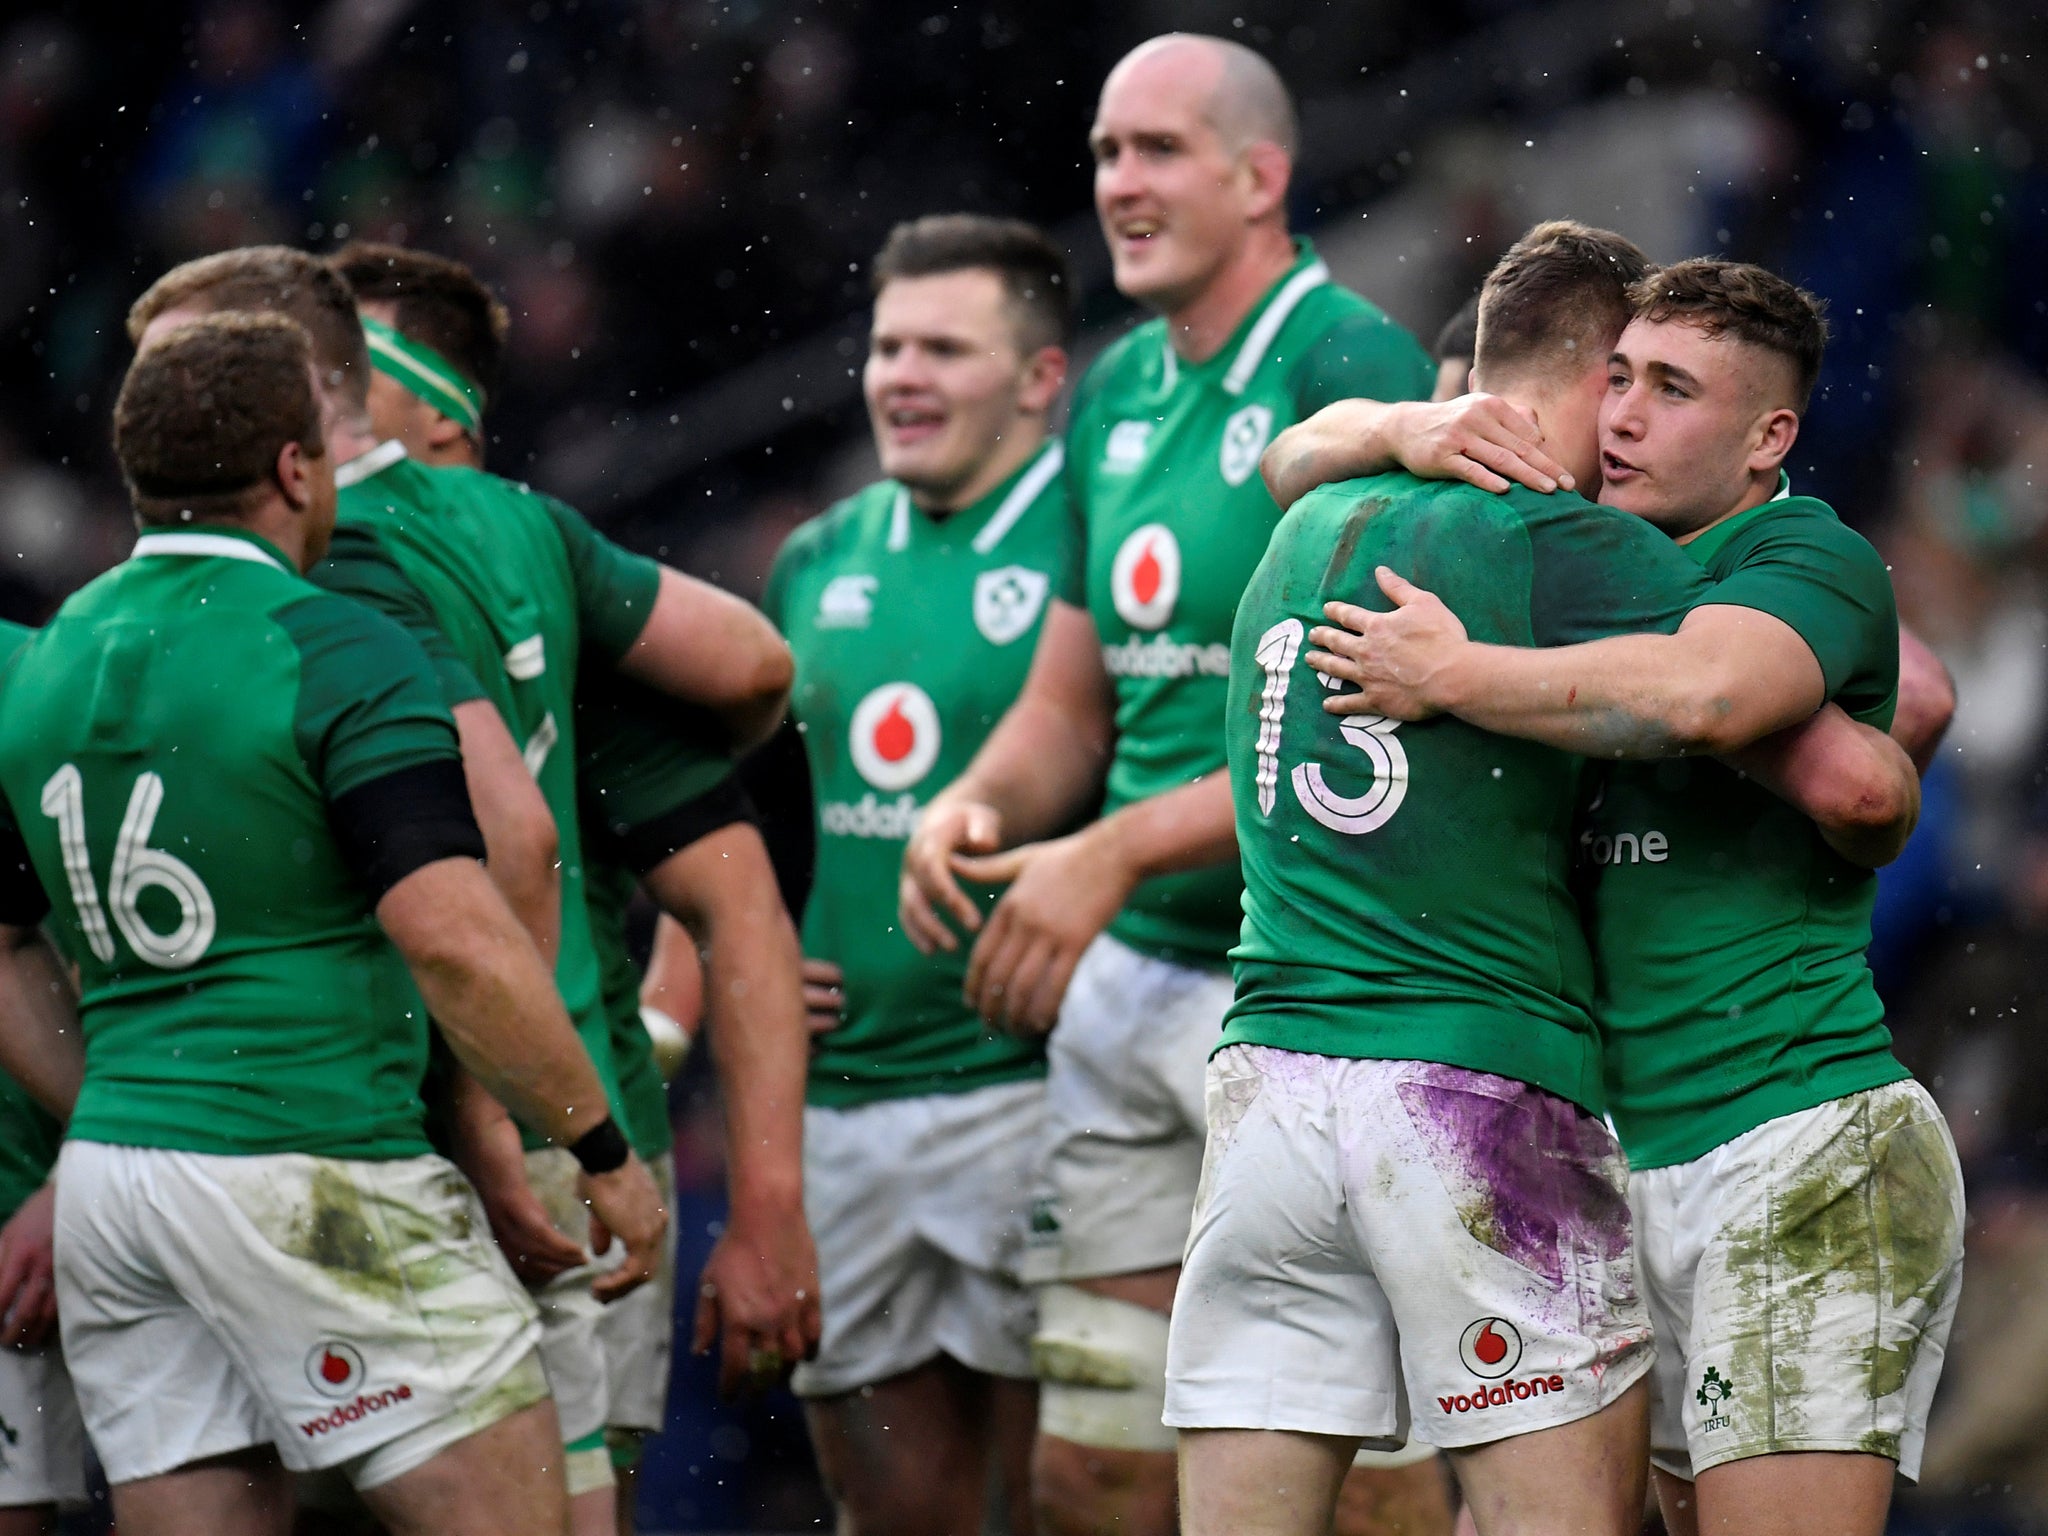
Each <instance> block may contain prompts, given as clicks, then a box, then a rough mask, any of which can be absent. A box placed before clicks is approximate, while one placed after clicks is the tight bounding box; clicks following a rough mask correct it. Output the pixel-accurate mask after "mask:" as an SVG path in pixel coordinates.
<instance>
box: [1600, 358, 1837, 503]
mask: <svg viewBox="0 0 2048 1536" xmlns="http://www.w3.org/2000/svg"><path fill="white" fill-rule="evenodd" d="M1791 372H1792V367H1791V364H1790V363H1789V362H1787V361H1786V360H1784V359H1782V358H1779V357H1777V356H1774V355H1773V354H1771V353H1768V352H1765V351H1764V350H1762V349H1761V348H1758V347H1755V346H1752V345H1751V344H1750V343H1748V342H1745V341H1740V340H1737V339H1736V338H1734V337H1732V336H1727V335H1716V334H1714V333H1712V332H1710V331H1708V330H1707V329H1705V328H1704V327H1703V326H1700V325H1697V324H1694V323H1692V322H1690V321H1686V320H1662V321H1649V320H1632V321H1630V322H1629V325H1628V328H1627V329H1626V330H1624V331H1623V332H1622V333H1621V339H1620V340H1619V341H1617V342H1616V343H1615V344H1614V353H1613V355H1612V357H1611V358H1610V359H1609V363H1608V370H1607V392H1606V394H1605V395H1604V396H1603V397H1602V399H1601V402H1600V474H1601V490H1600V500H1601V501H1602V502H1604V503H1605V504H1606V505H1608V506H1610V507H1618V508H1620V509H1621V510H1622V511H1624V512H1632V513H1634V514H1635V515H1636V516H1638V517H1643V518H1647V519H1648V520H1649V521H1650V522H1652V523H1655V524H1656V525H1657V526H1658V527H1659V528H1661V529H1663V530H1664V531H1665V532H1666V533H1668V534H1670V535H1671V536H1672V537H1673V538H1683V537H1685V536H1686V535H1687V534H1691V533H1697V532H1698V531H1699V530H1701V529H1703V528H1705V527H1707V526H1709V525H1710V524H1712V523H1715V522H1718V521H1720V520H1721V519H1722V518H1723V517H1726V516H1727V515H1728V514H1729V513H1730V512H1731V511H1735V510H1737V509H1739V508H1740V507H1741V506H1742V505H1744V504H1745V502H1750V501H1753V500H1756V499H1761V498H1759V497H1757V495H1756V492H1757V490H1758V487H1759V485H1760V484H1761V485H1763V486H1765V487H1767V486H1768V484H1769V483H1770V482H1771V481H1773V480H1775V478H1776V475H1777V470H1778V465H1779V464H1780V462H1782V461H1783V459H1784V457H1785V453H1786V451H1787V450H1788V449H1789V448H1790V447H1791V438H1792V436H1796V434H1797V417H1796V416H1792V413H1791V412H1790V409H1789V407H1788V406H1787V405H1786V403H1785V402H1786V401H1787V400H1788V399H1789V398H1790V397H1791V393H1792V378H1791ZM1788 416H1791V417H1792V419H1791V423H1790V427H1791V433H1790V435H1788V434H1787V432H1786V426H1787V423H1786V421H1785V418H1786V417H1788ZM1765 494H1768V490H1767V489H1766V490H1765Z"/></svg>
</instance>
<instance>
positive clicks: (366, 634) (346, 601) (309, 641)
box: [269, 584, 428, 677]
mask: <svg viewBox="0 0 2048 1536" xmlns="http://www.w3.org/2000/svg"><path fill="white" fill-rule="evenodd" d="M269 617H270V621H271V622H272V623H273V624H275V625H277V627H278V628H279V629H281V630H283V631H284V632H285V634H286V635H287V636H288V637H289V638H290V640H291V643H292V645H293V646H294V647H295V648H296V649H297V650H298V652H299V655H300V657H301V659H302V660H304V659H305V658H308V657H322V658H324V657H328V656H332V655H335V654H339V653H346V654H347V655H348V656H349V657H350V658H351V662H350V665H351V666H359V667H360V668H361V669H362V671H361V673H360V675H361V676H364V677H370V676H376V675H378V674H379V672H380V671H381V670H383V669H387V668H413V667H417V668H418V669H419V670H421V671H422V672H424V671H426V669H427V665H428V663H427V656H426V652H425V651H424V650H422V649H421V648H420V643H419V641H418V640H416V639H414V638H413V636H412V634H411V632H410V631H408V630H407V629H406V628H405V626H404V625H402V624H400V623H399V622H398V621H397V620H396V619H393V618H391V617H390V616H389V615H387V614H384V613H381V612H379V611H378V610H377V609H375V608H372V607H371V606H370V605H369V604H367V603H364V602H360V601H358V600H357V599H356V598H354V597H351V596H349V595H348V594H347V593H345V592H330V591H328V590H326V589H325V588H322V587H318V586H313V585H311V584H308V586H307V587H306V588H305V589H304V590H302V591H299V592H295V593H292V594H290V595H288V596H287V597H286V598H285V600H284V601H283V602H281V603H279V604H278V605H277V606H276V607H275V608H273V609H272V610H271V611H270V615H269Z"/></svg>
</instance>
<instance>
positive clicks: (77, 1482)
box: [0, 1338, 85, 1509]
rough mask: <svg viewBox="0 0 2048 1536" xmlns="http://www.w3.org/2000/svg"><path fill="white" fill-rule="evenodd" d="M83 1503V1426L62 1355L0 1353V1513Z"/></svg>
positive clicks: (52, 1349) (53, 1347) (53, 1344)
mask: <svg viewBox="0 0 2048 1536" xmlns="http://www.w3.org/2000/svg"><path fill="white" fill-rule="evenodd" d="M84 1501H85V1425H84V1424H83V1423H82V1422H81V1421H80V1419H79V1417H78V1400H77V1398H76V1397H74V1396H73V1395H72V1391H71V1376H70V1373H69V1372H67V1371H66V1370H65V1369H64V1351H63V1350H62V1349H61V1348H60V1347H59V1346H58V1343H57V1341H56V1340H55V1339H54V1338H53V1339H51V1340H50V1341H49V1342H48V1343H46V1344H44V1345H42V1346H41V1347H40V1348H37V1349H0V1509H14V1508H19V1507H21V1506H24V1505H29V1506H33V1505H38V1504H63V1505H78V1504H82V1503H83V1502H84Z"/></svg>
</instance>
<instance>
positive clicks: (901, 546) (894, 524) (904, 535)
mask: <svg viewBox="0 0 2048 1536" xmlns="http://www.w3.org/2000/svg"><path fill="white" fill-rule="evenodd" d="M887 548H888V551H889V553H890V554H892V555H898V554H901V553H902V552H903V551H904V550H906V549H908V548H910V492H908V491H907V490H905V489H904V488H903V487H902V486H900V485H899V486H897V487H896V501H895V504H894V505H893V506H891V507H890V508H889V543H888V545H887Z"/></svg>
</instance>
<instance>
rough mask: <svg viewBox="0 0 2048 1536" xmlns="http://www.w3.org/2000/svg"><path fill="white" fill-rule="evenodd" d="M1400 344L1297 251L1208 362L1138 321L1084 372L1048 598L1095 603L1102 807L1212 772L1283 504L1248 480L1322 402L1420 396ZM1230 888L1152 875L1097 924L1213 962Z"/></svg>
mask: <svg viewBox="0 0 2048 1536" xmlns="http://www.w3.org/2000/svg"><path fill="white" fill-rule="evenodd" d="M1435 381H1436V369H1435V367H1434V365H1433V364H1431V362H1430V360H1429V357H1428V354H1427V353H1425V352H1424V351H1423V350H1422V348H1421V347H1420V346H1418V345H1417V344H1416V341H1415V338H1414V337H1412V336H1410V335H1409V334H1408V333H1407V332H1406V331H1404V330H1402V329H1401V328H1400V327H1399V326H1397V325H1395V324H1394V323H1393V322H1392V321H1391V320H1389V319H1388V318H1387V317H1386V316H1385V315H1383V314H1381V313H1380V311H1379V310H1377V309H1375V308H1374V307H1373V306H1372V305H1370V304H1368V303H1367V302H1366V301H1365V300H1364V299H1362V298H1360V297H1358V295H1357V294H1355V293H1351V292H1349V291H1348V290H1346V289H1344V288H1340V287H1338V286H1337V285H1336V284H1335V283H1333V282H1331V281H1330V273H1329V269H1328V268H1327V267H1325V266H1324V265H1323V263H1322V262H1321V261H1320V260H1318V259H1317V257H1316V254H1315V252H1314V251H1313V250H1311V249H1310V248H1309V247H1308V245H1307V244H1306V243H1305V242H1304V243H1303V245H1302V250H1301V255H1300V258H1299V259H1298V260H1297V261H1296V262H1295V264H1294V266H1293V267H1292V268H1291V269H1290V270H1289V271H1288V273H1287V274H1286V276H1284V277H1283V278H1281V279H1280V281H1279V282H1277V283H1275V284H1274V285H1273V288H1272V290H1271V291H1270V292H1269V293H1267V294H1266V296H1265V297H1264V298H1263V299H1261V300H1260V301H1259V302H1258V303H1257V304H1256V305H1254V306H1253V308H1252V310H1251V313H1250V314H1248V315H1246V316H1245V318H1244V321H1243V323H1242V324H1241V325H1239V326H1238V328H1237V332H1236V334H1235V335H1233V336H1232V337H1231V338H1230V340H1229V341H1228V342H1227V343H1225V345H1224V346H1223V348H1222V349H1221V350H1220V351H1219V352H1217V354H1216V355H1215V356H1214V357H1212V358H1209V359H1208V360H1207V361H1205V362H1200V363H1190V362H1187V361H1185V360H1183V359H1182V358H1180V357H1179V356H1177V355H1176V354H1175V352H1174V350H1173V348H1172V346H1171V345H1170V344H1169V343H1168V341H1167V330H1166V322H1165V321H1164V320H1163V319H1160V320H1153V321H1150V322H1148V323H1147V324H1144V325H1141V326H1139V327H1138V328H1137V329H1136V330H1134V331H1132V332H1131V334H1130V335H1128V336H1126V337H1124V338H1123V339H1122V340H1121V341H1119V342H1118V343H1116V345H1114V346H1112V347H1111V348H1110V349H1109V350H1108V351H1107V352H1105V353H1104V354H1103V355H1102V357H1101V358H1100V359H1098V360H1097V361H1096V363H1095V365H1094V367H1092V368H1090V369H1089V370H1088V374H1087V377H1086V378H1084V379H1083V380H1082V382H1081V385H1080V388H1079V389H1078V390H1077V391H1076V392H1075V396H1074V410H1073V418H1072V424H1071V425H1070V426H1069V428H1068V430H1067V475H1068V481H1069V484H1070V486H1071V488H1072V495H1073V504H1074V513H1075V516H1076V517H1077V518H1078V519H1079V521H1080V522H1081V524H1082V526H1083V529H1084V530H1085V534H1084V538H1083V539H1082V540H1080V541H1077V545H1076V555H1077V559H1076V561H1075V562H1074V564H1073V565H1072V566H1070V567H1069V570H1068V573H1067V575H1066V577H1065V579H1064V580H1063V581H1062V583H1061V592H1060V596H1061V597H1062V598H1064V599H1065V600H1066V601H1068V602H1070V603H1073V604H1074V605H1075V606H1077V607H1085V608H1086V609H1087V610H1088V611H1089V613H1090V614H1092V615H1093V616H1094V619H1095V627H1096V630H1097V631H1098V632H1099V633H1100V635H1101V637H1102V659H1103V664H1104V666H1105V668H1106V669H1107V670H1108V672H1109V675H1110V678H1111V680H1112V681H1113V682H1114V684H1115V687H1116V699H1117V706H1116V752H1115V756H1114V758H1113V759H1112V761H1111V763H1110V769H1109V792H1108V797H1107V800H1106V802H1105V804H1104V807H1103V811H1104V814H1105V815H1106V814H1108V813H1109V812H1111V811H1115V810H1117V809H1119V808H1121V807H1123V806H1126V805H1129V804H1130V803H1131V802H1132V801H1134V800H1144V799H1147V798H1149V797H1150V796H1153V795H1157V794H1161V793H1163V792H1164V791H1166V790H1169V789H1175V788H1178V787H1179V786H1180V785H1182V784H1187V783H1190V782H1192V781H1193V780H1195V779H1199V778H1201V777H1203V776H1204V775H1206V774H1211V773H1215V772H1217V771H1218V770H1220V769H1221V768H1222V767H1223V731H1222V721H1223V700H1224V695H1225V693H1226V692H1227V691H1228V688H1229V673H1230V624H1231V615H1232V614H1233V613H1234V612H1235V611H1236V609H1237V600H1238V597H1239V595H1240V594H1241V593H1242V592H1243V591H1244V585H1245V581H1246V580H1247V578H1249V577H1250V575H1251V572H1252V568H1253V567H1254V566H1255V565H1257V564H1258V561H1259V557H1260V556H1261V555H1263V554H1264V553H1265V552H1266V542H1267V540H1268V539H1269V538H1271V536H1272V533H1273V527H1274V524H1275V523H1277V522H1278V521H1279V517H1280V512H1279V509H1278V508H1277V507H1275V506H1274V505H1273V499H1272V497H1271V496H1269V495H1268V494H1267V493H1266V486H1265V482H1264V481H1263V480H1261V479H1260V478H1259V456H1260V455H1261V454H1262V453H1263V452H1264V451H1265V447H1266V444H1267V443H1268V442H1269V441H1271V440H1272V437H1273V435H1274V434H1275V433H1276V432H1279V431H1280V430H1282V429H1283V428H1286V427H1290V426H1292V425H1294V423H1296V422H1298V421H1300V420H1301V419H1302V418H1303V417H1305V416H1309V415H1312V414H1313V413H1315V412H1316V411H1319V410H1321V409H1322V408H1323V407H1324V406H1326V405H1329V404H1331V403H1332V402H1333V401H1337V400H1343V399H1347V398H1350V397H1353V396H1365V397H1367V398H1370V399H1374V400H1415V399H1426V398H1428V395H1429V392H1430V388H1431V386H1432V385H1433V384H1434V383H1435ZM1242 889H1243V885H1242V881H1241V880H1240V878H1239V874H1238V871H1237V869H1236V868H1235V867H1233V866H1230V865H1219V866H1217V867H1215V868H1211V869H1201V870H1193V871H1188V872H1185V873H1181V874H1173V875H1164V876H1161V877H1159V878H1158V879H1154V880H1148V881H1146V882H1145V883H1144V884H1143V885H1141V886H1139V887H1138V889H1137V890H1136V891H1135V892H1133V893H1132V896H1131V899H1130V901H1129V902H1128V903H1127V904H1126V905H1125V907H1124V910H1123V911H1122V912H1121V913H1119V914H1118V915H1117V917H1116V919H1115V920H1114V921H1113V922H1111V924H1110V925H1109V931H1110V932H1111V933H1112V934H1114V935H1115V936H1116V937H1117V938H1119V939H1121V940H1122V941H1123V942H1125V943H1127V944H1129V945H1131V946H1133V947H1134V948H1137V949H1140V950H1143V951H1145V952H1146V953H1148V954H1154V955H1159V956H1162V957H1164V958H1167V959H1173V960H1179V961H1182V962H1184V963H1190V964H1197V965H1207V966H1216V967H1220V966H1222V965H1223V963H1224V959H1225V956H1226V955H1227V954H1228V952H1229V950H1230V946H1231V944H1232V943H1233V942H1234V941H1235V940H1236V938H1237V923H1238V896H1239V893H1240V892H1241V890H1242Z"/></svg>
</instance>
